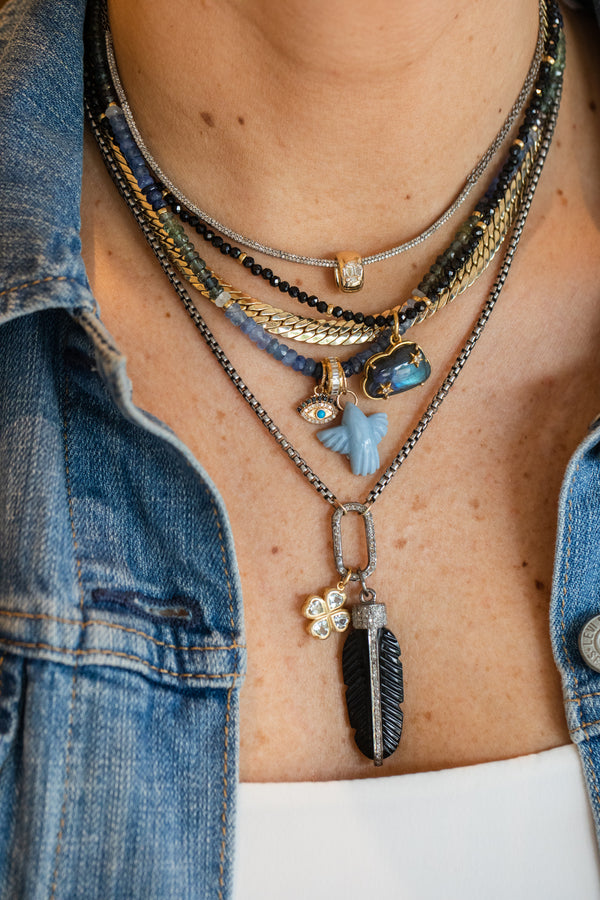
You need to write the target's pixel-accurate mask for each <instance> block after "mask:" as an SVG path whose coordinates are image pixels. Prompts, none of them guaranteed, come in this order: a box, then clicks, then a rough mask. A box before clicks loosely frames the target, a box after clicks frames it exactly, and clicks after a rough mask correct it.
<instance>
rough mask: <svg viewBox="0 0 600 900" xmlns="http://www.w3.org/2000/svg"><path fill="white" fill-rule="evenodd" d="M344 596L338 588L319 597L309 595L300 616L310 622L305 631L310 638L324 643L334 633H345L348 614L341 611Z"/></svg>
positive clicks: (331, 589)
mask: <svg viewBox="0 0 600 900" xmlns="http://www.w3.org/2000/svg"><path fill="white" fill-rule="evenodd" d="M345 602H346V594H345V593H344V591H343V590H342V589H341V588H340V587H339V586H338V587H335V588H329V589H328V590H326V591H325V593H324V595H323V596H322V597H321V596H319V595H318V594H311V596H310V597H307V598H306V600H305V602H304V605H303V607H302V615H303V616H305V617H306V618H307V619H309V620H310V621H309V622H308V624H307V626H306V630H307V631H308V633H309V634H310V636H311V637H314V638H318V639H319V640H321V641H324V640H325V639H326V638H328V637H329V635H330V634H332V633H333V632H334V631H346V629H347V628H348V625H349V624H350V613H349V612H348V610H347V609H343V606H344V603H345Z"/></svg>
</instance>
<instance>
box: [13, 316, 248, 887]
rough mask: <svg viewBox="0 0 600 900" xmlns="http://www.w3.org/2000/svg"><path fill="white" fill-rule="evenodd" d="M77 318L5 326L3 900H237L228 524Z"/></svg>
mask: <svg viewBox="0 0 600 900" xmlns="http://www.w3.org/2000/svg"><path fill="white" fill-rule="evenodd" d="M80 321H81V323H82V324H83V325H84V327H81V325H80V324H78V322H77V316H74V317H73V316H70V315H69V314H68V313H67V312H65V311H61V310H47V311H44V312H38V313H34V314H32V315H29V316H22V317H20V318H18V319H16V320H14V321H12V322H8V323H7V324H6V325H4V326H3V327H2V328H0V396H2V398H3V399H2V403H1V404H0V472H1V476H0V517H1V519H0V898H1V900H17V898H19V900H38V898H40V900H41V898H44V900H49V898H50V900H66V898H69V900H74V898H81V900H83V898H85V900H96V898H97V900H135V898H144V900H169V898H173V900H175V898H177V900H186V898H197V900H200V898H202V900H204V898H208V897H215V898H226V897H227V896H228V895H229V890H230V883H231V868H232V866H231V861H232V846H233V821H234V808H235V784H236V780H237V744H238V687H239V685H240V681H241V678H242V675H243V672H244V668H245V651H244V646H243V631H242V619H241V599H240V590H239V580H238V575H237V569H236V563H235V558H234V553H233V545H232V541H231V535H230V531H229V525H228V522H227V518H226V515H225V511H224V509H223V506H222V502H221V500H220V498H219V496H218V494H217V492H216V491H215V489H214V487H213V486H212V484H211V483H210V481H209V479H208V478H207V477H206V476H205V475H204V473H202V471H201V470H200V468H199V466H198V464H197V463H195V461H194V460H193V458H192V457H191V456H190V455H189V453H187V452H186V451H185V448H182V447H181V445H179V443H178V441H177V439H176V438H175V437H174V435H172V434H171V433H170V432H169V431H168V429H166V428H165V427H164V426H162V425H160V423H157V422H156V421H155V420H153V419H152V418H151V417H149V416H147V415H146V414H144V413H143V412H141V411H139V410H135V408H134V407H133V406H132V405H131V398H130V394H128V384H127V380H126V376H125V375H124V369H123V365H122V361H121V360H120V359H119V358H118V356H117V355H116V353H115V352H114V348H112V347H111V345H110V340H109V338H108V336H107V335H106V334H105V333H103V330H102V328H101V325H100V323H94V321H93V318H92V317H91V316H90V317H89V319H87V320H86V319H85V316H84V317H83V319H81V320H80ZM207 439H208V437H207Z"/></svg>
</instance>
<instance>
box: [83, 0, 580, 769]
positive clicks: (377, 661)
mask: <svg viewBox="0 0 600 900" xmlns="http://www.w3.org/2000/svg"><path fill="white" fill-rule="evenodd" d="M557 15H558V14H557ZM562 52H563V46H562V45H561V47H560V53H561V54H562ZM548 65H549V66H550V65H552V66H553V65H554V62H552V63H550V62H549V63H548ZM557 71H558V73H559V77H558V79H557V82H556V84H555V85H554V89H553V93H552V95H551V109H550V112H549V114H548V115H547V117H546V118H545V120H544V122H543V125H542V127H541V129H540V133H541V140H540V152H539V154H538V156H537V158H536V160H535V164H534V167H533V172H532V174H531V177H530V178H529V179H528V182H527V185H526V188H525V191H524V196H523V202H522V203H521V205H520V207H519V210H518V212H517V214H516V217H515V222H514V227H513V230H512V233H511V235H510V237H509V240H508V243H507V246H506V249H505V252H504V256H503V260H502V263H501V266H500V269H499V274H498V277H497V279H496V282H495V284H494V287H493V289H492V291H491V293H490V295H489V297H488V299H487V300H486V302H485V304H484V306H483V309H482V311H481V313H480V315H479V317H478V319H477V322H476V324H475V326H474V328H473V330H472V332H471V334H470V336H469V337H468V339H467V341H466V343H465V345H464V347H463V349H462V351H461V352H460V353H459V355H458V357H457V359H456V361H455V363H454V364H453V366H452V367H451V368H450V371H449V372H448V374H447V376H446V378H445V379H444V381H443V382H442V384H441V385H440V387H439V389H438V391H437V392H436V393H435V395H434V397H433V399H432V401H431V403H430V404H429V406H428V408H427V410H426V411H425V413H424V415H423V416H422V417H421V419H420V420H419V422H418V424H417V426H416V427H415V429H414V430H413V432H412V433H411V435H410V436H409V438H408V439H407V441H406V442H405V444H404V445H403V447H401V448H400V450H399V451H398V453H397V454H396V456H395V457H394V459H393V460H392V461H391V463H390V464H389V465H388V467H387V468H386V470H385V471H384V473H383V474H382V475H381V477H380V478H379V479H378V481H377V482H376V483H375V484H374V485H373V487H372V489H371V491H370V492H369V494H368V495H367V498H366V500H365V503H364V504H358V505H362V506H364V507H365V508H366V509H368V510H369V514H370V510H371V508H372V506H373V504H374V503H375V502H376V501H377V499H378V498H379V496H380V494H381V493H382V492H383V491H384V490H385V489H386V487H387V486H388V485H389V483H390V482H391V480H392V478H393V477H394V475H395V474H396V473H397V472H398V470H399V468H400V466H401V465H402V464H403V462H404V461H405V460H406V458H407V457H408V455H409V453H410V451H411V450H412V449H413V448H414V447H415V446H416V444H417V442H418V440H419V439H420V438H421V436H422V435H423V433H424V431H425V429H426V427H427V426H428V424H429V422H430V421H431V420H432V418H433V415H434V414H435V412H436V411H437V409H438V408H439V406H440V405H441V403H442V402H443V400H444V398H445V397H446V396H447V394H448V391H449V390H450V388H451V387H452V385H453V384H454V382H455V381H456V378H457V377H458V375H459V374H460V372H461V371H462V368H463V366H464V364H465V363H466V361H467V359H468V358H469V356H470V354H471V352H472V350H473V348H474V346H475V344H476V343H477V341H478V340H479V338H480V336H481V334H482V332H483V328H484V327H485V325H486V324H487V322H488V320H489V317H490V315H491V313H492V311H493V309H494V307H495V304H496V302H497V300H498V297H499V295H500V293H501V290H502V288H503V286H504V283H505V281H506V278H507V276H508V272H509V270H510V267H511V264H512V260H513V257H514V253H515V251H516V249H517V246H518V244H519V240H520V237H521V233H522V230H523V227H524V224H525V221H526V218H527V215H528V212H529V209H530V206H531V202H532V199H533V196H534V193H535V189H536V187H537V183H538V181H539V177H540V174H541V171H542V168H543V165H544V161H545V158H546V155H547V152H548V148H549V146H550V141H551V137H552V133H553V130H554V126H555V123H556V117H557V113H558V105H559V102H560V95H561V88H562V77H561V76H562V60H561V62H560V63H559V65H558V66H557ZM88 79H89V74H88V73H86V80H88ZM91 96H93V92H92V94H91ZM86 110H87V112H88V115H89V118H90V124H91V128H92V131H93V133H94V135H95V137H96V140H97V142H98V145H99V147H100V150H101V152H102V154H103V156H104V159H105V162H106V165H107V168H108V170H109V172H110V174H111V176H112V177H113V180H114V181H115V184H116V185H117V187H118V189H119V191H120V192H121V194H122V196H123V197H124V199H125V200H126V202H127V204H128V206H129V207H130V209H131V211H132V213H133V215H134V217H135V219H136V221H137V222H138V224H139V226H140V228H141V230H142V231H143V233H144V235H145V237H146V239H147V241H148V243H149V244H150V246H151V248H152V250H153V251H154V253H155V255H156V256H157V258H158V259H159V261H160V263H161V265H162V267H163V269H164V271H165V273H166V275H167V277H168V278H169V280H170V281H171V283H172V285H173V287H174V289H175V291H176V292H177V294H178V296H179V297H180V299H181V301H182V303H183V304H184V307H185V309H186V310H187V312H188V314H189V315H190V317H191V319H192V321H193V322H194V324H195V326H196V327H197V328H198V330H199V331H200V333H201V335H202V337H203V338H204V340H205V341H206V343H207V345H208V347H209V349H210V350H211V352H212V353H213V354H214V355H215V357H216V358H217V359H218V361H219V363H220V365H221V366H222V368H223V369H224V371H225V373H226V374H227V376H228V377H229V379H230V380H231V382H232V383H233V384H234V386H235V387H236V389H237V390H238V391H239V393H240V394H241V395H242V397H243V398H244V399H245V400H246V402H247V403H248V405H249V406H250V407H251V409H253V411H254V412H255V414H256V416H257V417H258V419H259V420H260V421H261V422H262V424H263V425H264V427H266V428H267V430H268V431H269V433H270V434H271V435H272V436H273V438H274V440H275V441H276V442H277V443H278V444H279V446H280V447H281V448H282V449H283V450H284V452H285V453H286V454H287V455H288V456H289V458H290V459H291V461H292V462H293V463H294V465H295V466H296V467H297V468H298V469H299V470H300V472H301V473H302V474H303V475H304V477H305V478H306V479H307V480H308V481H309V483H310V484H312V485H313V487H314V489H315V490H316V491H317V492H318V493H319V494H321V496H323V497H324V499H325V500H327V502H328V503H330V504H331V505H332V506H333V507H334V508H336V510H337V509H339V508H340V507H341V508H342V509H347V508H350V506H351V504H342V503H341V502H340V501H339V500H338V499H337V497H336V495H335V494H334V493H333V491H332V490H331V489H330V488H329V487H328V486H327V485H326V484H325V482H324V481H323V480H322V479H321V478H320V477H319V476H318V475H317V474H316V473H315V472H314V471H313V470H312V469H311V467H310V466H309V465H308V464H307V463H306V461H305V460H304V459H303V457H302V456H301V455H300V453H299V452H298V451H297V450H296V449H295V447H294V446H293V445H292V444H291V443H290V442H289V441H288V440H287V438H286V437H285V435H284V434H283V433H282V432H281V431H280V429H279V428H278V426H277V425H276V424H275V422H273V420H272V418H271V417H270V416H269V414H268V413H267V412H266V410H265V409H264V408H263V407H262V405H261V404H260V402H259V401H258V400H257V398H256V397H255V396H254V394H253V393H252V392H251V391H250V390H249V388H248V387H247V386H246V384H245V383H244V381H243V379H242V378H241V377H240V375H239V374H238V373H237V371H236V370H235V369H234V367H233V366H232V364H231V362H230V361H229V359H228V358H227V356H226V354H225V353H224V351H223V350H222V348H221V347H220V345H219V344H218V342H217V341H216V339H215V338H214V336H213V335H212V332H211V331H210V330H209V329H208V327H207V326H206V324H205V323H204V320H203V319H202V317H201V316H200V314H199V313H198V310H197V309H196V307H195V305H194V303H193V302H192V299H191V297H190V295H189V293H188V292H187V290H186V287H185V285H184V284H183V283H182V282H181V280H180V277H179V273H178V271H177V269H176V267H175V266H174V265H173V262H172V261H171V259H170V258H169V255H168V253H167V251H166V250H165V248H164V246H163V245H162V242H161V240H160V239H159V237H157V235H156V233H155V230H154V228H153V227H152V225H151V224H150V223H149V222H148V217H147V214H146V212H147V211H146V209H145V208H144V207H143V206H142V204H141V203H140V201H139V199H138V198H137V197H136V196H135V194H134V193H133V192H132V189H131V185H130V184H129V183H128V181H127V179H126V178H125V177H124V175H123V173H122V171H120V168H119V165H118V164H117V163H116V162H115V161H114V159H113V157H112V147H111V145H110V142H109V141H107V140H106V139H105V134H104V133H103V128H102V126H101V125H100V124H99V123H98V122H97V121H96V119H95V116H94V113H93V109H92V108H91V106H90V103H89V102H88V101H87V99H86ZM363 591H365V585H364V583H363ZM366 592H367V593H371V594H374V592H372V591H370V589H366ZM361 605H363V606H365V605H367V604H366V603H365V604H359V607H360V606H361ZM377 628H379V626H377ZM358 630H361V629H360V628H359V629H358ZM375 630H376V629H375V625H374V626H373V628H371V629H369V627H367V637H368V641H367V642H369V638H370V642H371V648H370V649H369V661H368V670H369V681H370V686H369V690H370V694H371V701H370V703H371V716H370V717H371V731H372V741H373V746H374V757H375V758H376V760H377V759H379V757H380V756H381V758H383V748H384V730H385V729H384V719H385V715H383V713H382V709H383V706H384V699H383V697H382V694H381V683H382V672H383V669H384V668H385V664H386V660H387V659H388V657H390V656H391V659H392V660H393V659H394V654H396V648H395V646H394V644H393V643H392V641H391V640H390V639H388V638H387V636H386V635H385V634H384V629H383V628H382V629H380V631H381V633H380V634H379V635H377V634H375V633H374V632H375ZM392 637H393V636H392ZM378 638H379V639H378ZM394 640H395V639H394ZM395 659H396V662H398V661H399V652H398V654H397V655H396V656H395ZM386 677H387V676H385V675H383V679H384V680H385V679H386ZM350 680H351V681H352V680H353V678H350ZM398 684H399V681H398V673H397V672H396V676H395V687H396V693H398V691H397V688H398ZM378 697H379V699H378ZM393 702H394V703H395V705H396V706H398V703H399V701H398V702H396V701H395V700H394V701H393ZM397 718H398V717H396V730H397ZM361 728H362V724H361Z"/></svg>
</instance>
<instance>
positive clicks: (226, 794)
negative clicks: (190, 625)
mask: <svg viewBox="0 0 600 900" xmlns="http://www.w3.org/2000/svg"><path fill="white" fill-rule="evenodd" d="M211 505H212V508H213V513H214V516H215V520H216V523H217V533H218V536H219V544H220V545H221V560H222V562H223V569H224V571H225V579H226V581H227V593H228V596H229V622H230V625H231V639H232V640H235V638H234V631H235V621H234V616H233V596H232V591H231V581H230V578H229V569H228V566H227V556H226V554H225V545H224V543H223V532H222V530H221V522H220V519H219V514H218V510H217V508H216V505H215V502H214V500H213V499H212V498H211ZM237 664H238V660H237V653H236V667H237ZM234 684H235V682H234ZM233 687H234V685H232V686H231V687H230V688H229V691H228V692H227V710H226V712H225V733H224V736H225V753H224V756H223V810H222V813H221V822H222V825H221V834H222V840H221V852H220V855H219V888H218V890H217V895H218V898H219V900H223V887H224V885H225V878H224V870H225V845H226V842H227V806H228V803H229V782H228V775H229V718H230V712H231V692H232V691H233Z"/></svg>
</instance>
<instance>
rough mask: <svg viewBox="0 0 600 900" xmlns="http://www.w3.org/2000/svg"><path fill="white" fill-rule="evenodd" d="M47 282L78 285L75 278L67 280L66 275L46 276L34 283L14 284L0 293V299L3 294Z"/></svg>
mask: <svg viewBox="0 0 600 900" xmlns="http://www.w3.org/2000/svg"><path fill="white" fill-rule="evenodd" d="M48 281H70V282H71V283H72V284H77V285H79V282H78V281H77V279H75V278H67V277H66V275H48V276H47V277H46V278H37V279H36V280H35V281H26V282H25V283H24V284H16V285H15V286H14V287H11V288H6V290H4V291H0V297H4V295H5V294H11V293H12V292H13V291H23V290H25V288H30V287H36V285H38V284H46V283H47V282H48Z"/></svg>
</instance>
